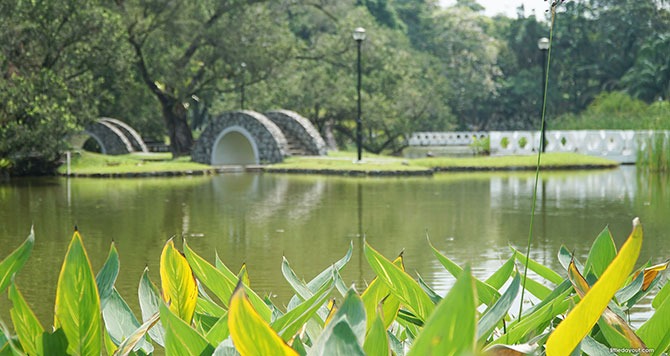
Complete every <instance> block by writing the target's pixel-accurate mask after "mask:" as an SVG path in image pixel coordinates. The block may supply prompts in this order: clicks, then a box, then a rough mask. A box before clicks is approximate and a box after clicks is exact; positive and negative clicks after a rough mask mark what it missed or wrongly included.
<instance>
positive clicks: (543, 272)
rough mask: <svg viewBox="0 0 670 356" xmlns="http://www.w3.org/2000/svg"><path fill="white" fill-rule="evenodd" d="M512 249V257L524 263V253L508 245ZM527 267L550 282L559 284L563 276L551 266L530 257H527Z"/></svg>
mask: <svg viewBox="0 0 670 356" xmlns="http://www.w3.org/2000/svg"><path fill="white" fill-rule="evenodd" d="M510 248H511V249H512V252H514V257H516V259H517V260H519V262H521V264H524V265H525V264H526V255H524V254H523V253H521V252H519V251H517V250H516V249H515V248H514V247H510ZM528 269H530V270H531V271H533V272H535V273H537V274H538V275H539V276H540V277H542V278H544V279H546V280H548V281H549V282H551V283H554V284H561V283H562V282H563V279H564V278H563V277H561V275H560V274H558V273H556V272H555V271H554V270H552V269H551V268H549V267H547V266H545V265H543V264H541V263H539V262H537V261H535V260H533V259H532V258H531V259H528Z"/></svg>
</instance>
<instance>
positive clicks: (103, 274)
mask: <svg viewBox="0 0 670 356" xmlns="http://www.w3.org/2000/svg"><path fill="white" fill-rule="evenodd" d="M118 275H119V253H118V251H117V250H116V246H115V245H114V242H112V245H111V246H110V248H109V254H108V255H107V260H105V264H104V265H102V268H101V269H100V271H99V272H98V274H97V275H96V276H95V283H96V285H97V286H98V292H99V293H100V304H101V306H102V308H103V309H104V307H105V303H107V298H109V297H110V296H111V295H112V293H113V290H114V283H115V282H116V277H117V276H118Z"/></svg>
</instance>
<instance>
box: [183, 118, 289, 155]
mask: <svg viewBox="0 0 670 356" xmlns="http://www.w3.org/2000/svg"><path fill="white" fill-rule="evenodd" d="M287 147H288V144H287V142H286V137H285V136H284V134H283V133H282V131H281V129H280V128H279V127H278V126H277V125H276V124H275V123H273V122H272V121H271V120H270V119H268V118H267V117H265V116H264V115H263V114H260V113H257V112H255V111H248V110H243V111H231V112H226V113H224V114H222V115H220V116H218V117H216V118H214V119H212V120H211V121H210V123H209V124H208V125H207V128H206V129H205V131H203V133H202V135H200V138H199V139H198V142H197V143H196V144H195V147H193V151H192V159H193V161H195V162H200V163H205V164H211V165H224V164H242V165H246V164H259V163H277V162H281V161H282V160H283V159H284V156H285V155H286V154H287V152H288V151H287Z"/></svg>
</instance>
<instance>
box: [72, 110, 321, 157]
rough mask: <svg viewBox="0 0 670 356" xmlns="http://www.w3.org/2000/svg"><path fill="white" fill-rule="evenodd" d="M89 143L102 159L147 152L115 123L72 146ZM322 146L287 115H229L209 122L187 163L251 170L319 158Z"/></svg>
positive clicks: (95, 127) (303, 123) (105, 121)
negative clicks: (290, 158)
mask: <svg viewBox="0 0 670 356" xmlns="http://www.w3.org/2000/svg"><path fill="white" fill-rule="evenodd" d="M88 137H90V138H92V139H93V140H95V141H96V143H97V144H98V146H99V147H100V150H101V152H102V153H103V154H108V155H121V154H128V153H131V152H148V151H149V150H148V148H147V145H146V144H145V143H144V141H143V140H142V137H141V136H140V134H139V133H137V131H135V130H134V129H133V128H132V127H130V126H129V125H127V124H125V123H123V122H122V121H120V120H117V119H111V118H100V119H98V120H97V121H96V122H94V123H93V124H91V125H89V126H88V127H86V129H85V131H84V132H83V134H82V135H79V137H77V138H75V139H73V144H74V145H75V146H78V147H82V146H83V144H84V141H85V140H86V139H88ZM325 154H326V144H325V142H324V140H323V138H322V137H321V135H320V134H319V132H318V131H317V130H316V129H315V128H314V126H312V124H311V122H310V121H309V120H307V119H306V118H304V117H302V116H300V115H298V114H296V113H295V112H292V111H288V110H276V111H270V112H266V113H265V114H260V113H258V112H255V111H246V110H245V111H231V112H226V113H224V114H222V115H220V116H218V117H215V118H213V119H212V120H211V121H210V123H209V124H208V126H207V128H206V129H205V131H203V133H202V135H200V138H199V139H198V141H197V142H196V144H195V147H194V148H193V151H192V159H193V161H195V162H200V163H205V164H209V165H254V164H261V163H277V162H281V161H282V160H283V159H284V157H287V156H296V155H311V156H318V155H325Z"/></svg>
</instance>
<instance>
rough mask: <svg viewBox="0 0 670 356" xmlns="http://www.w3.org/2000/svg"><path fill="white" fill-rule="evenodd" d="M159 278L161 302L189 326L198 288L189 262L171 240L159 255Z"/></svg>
mask: <svg viewBox="0 0 670 356" xmlns="http://www.w3.org/2000/svg"><path fill="white" fill-rule="evenodd" d="M160 276H161V287H162V289H163V300H164V301H165V303H167V304H168V305H169V307H170V310H171V311H172V312H173V313H175V314H176V315H177V316H179V317H180V318H181V319H182V320H184V321H185V322H186V323H187V324H190V323H191V320H193V313H194V312H195V303H196V301H197V298H198V288H197V286H196V282H195V278H194V277H193V271H192V270H191V266H189V262H188V261H186V258H184V256H183V255H182V254H181V252H179V251H178V250H177V249H176V248H175V247H174V242H173V241H172V239H170V240H168V242H167V243H166V244H165V246H164V247H163V252H162V253H161V260H160Z"/></svg>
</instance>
